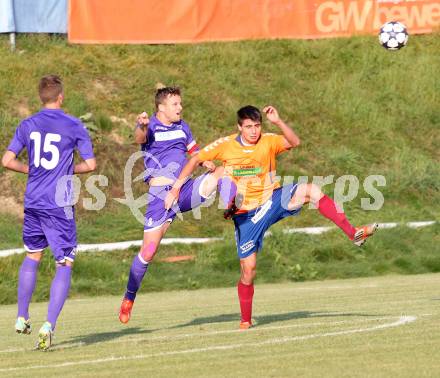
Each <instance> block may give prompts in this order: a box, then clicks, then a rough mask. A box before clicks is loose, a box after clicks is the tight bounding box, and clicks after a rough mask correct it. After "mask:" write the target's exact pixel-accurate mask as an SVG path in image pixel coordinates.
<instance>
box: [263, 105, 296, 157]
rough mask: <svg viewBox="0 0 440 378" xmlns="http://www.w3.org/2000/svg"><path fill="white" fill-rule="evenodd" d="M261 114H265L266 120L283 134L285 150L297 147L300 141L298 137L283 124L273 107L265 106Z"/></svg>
mask: <svg viewBox="0 0 440 378" xmlns="http://www.w3.org/2000/svg"><path fill="white" fill-rule="evenodd" d="M263 112H264V113H265V114H266V116H267V119H268V120H269V121H270V122H271V123H273V124H274V125H276V126H278V127H279V129H280V130H281V132H282V133H283V136H284V138H285V140H286V145H285V147H286V148H287V149H290V148H294V147H298V146H299V144H300V139H299V137H298V135H296V134H295V132H294V131H293V130H292V129H291V128H290V127H289V126H288V125H287V124H286V123H284V121H283V120H282V119H281V118H280V116H279V114H278V111H277V110H276V109H275V108H274V107H273V106H271V105H269V106H266V107H265V108H264V109H263Z"/></svg>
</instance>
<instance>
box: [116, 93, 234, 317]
mask: <svg viewBox="0 0 440 378" xmlns="http://www.w3.org/2000/svg"><path fill="white" fill-rule="evenodd" d="M155 103H156V113H155V114H154V115H153V116H152V117H151V119H149V118H148V115H147V114H146V113H145V112H144V113H142V114H140V115H139V116H138V120H137V121H138V122H137V125H136V129H135V136H134V137H135V142H136V143H138V144H140V145H141V148H142V151H144V154H145V157H144V165H145V173H144V179H145V181H146V182H147V183H148V185H149V190H148V197H147V203H148V204H147V211H146V214H145V223H144V237H143V243H142V247H141V249H140V251H139V253H138V254H137V255H136V256H135V257H134V259H133V262H132V265H131V268H130V274H129V277H128V283H127V290H126V292H125V295H124V298H123V300H122V303H121V307H120V311H119V320H120V321H121V323H127V322H128V321H129V320H130V316H131V311H132V308H133V304H134V300H135V298H136V293H137V291H138V290H139V288H140V285H141V283H142V280H143V278H144V276H145V273H146V272H147V268H148V266H149V264H150V263H151V261H152V260H153V258H154V256H155V255H156V253H157V251H158V248H159V244H160V242H161V240H162V238H163V237H164V235H165V233H166V232H167V230H168V227H169V226H170V224H171V222H172V221H173V220H174V218H175V217H176V215H177V214H178V213H180V212H182V213H183V212H186V211H190V210H192V209H194V208H195V207H197V206H199V205H201V204H202V203H203V202H204V201H205V200H206V199H207V198H208V197H209V196H210V195H211V194H212V193H213V192H214V191H215V190H216V189H217V185H218V184H219V189H220V190H222V189H221V187H220V185H223V182H224V185H225V187H228V184H227V181H226V180H220V183H219V182H218V180H219V179H220V178H221V177H222V176H223V168H222V167H218V168H216V167H215V165H214V164H213V163H212V162H210V161H206V160H205V161H204V162H203V166H204V167H205V168H207V169H208V171H210V172H211V173H206V174H204V175H202V176H200V177H198V178H196V179H194V180H193V179H189V180H186V182H185V183H184V184H183V185H182V186H181V195H180V199H179V201H176V203H173V204H172V205H171V206H169V207H168V209H165V206H164V200H165V197H166V195H167V193H168V191H169V190H170V189H171V187H172V185H173V184H174V182H175V181H176V178H177V177H178V176H179V174H180V171H181V170H182V168H183V167H184V166H185V164H186V163H187V157H186V156H187V153H188V154H190V155H191V156H193V155H195V154H197V153H198V152H199V147H198V145H197V144H196V142H195V140H194V138H193V136H192V133H191V130H190V128H189V126H188V124H187V123H186V122H185V121H183V120H182V118H181V115H182V110H183V106H182V98H181V92H180V89H179V88H177V87H164V88H160V89H158V90H157V92H156V96H155ZM230 186H231V185H229V187H230ZM223 192H226V191H225V190H223ZM234 194H235V192H233V193H232V194H231V195H230V196H231V197H232V196H233V195H234ZM228 195H229V194H226V196H228ZM231 200H232V198H228V197H227V199H226V200H225V202H226V203H228V202H230V201H231Z"/></svg>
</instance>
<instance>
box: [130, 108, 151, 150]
mask: <svg viewBox="0 0 440 378" xmlns="http://www.w3.org/2000/svg"><path fill="white" fill-rule="evenodd" d="M149 123H150V119H149V118H148V114H147V113H146V112H143V113H141V114H139V115H138V117H137V123H136V128H135V130H134V141H135V142H136V143H138V144H143V143H146V142H147V133H148V124H149Z"/></svg>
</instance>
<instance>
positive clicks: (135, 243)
mask: <svg viewBox="0 0 440 378" xmlns="http://www.w3.org/2000/svg"><path fill="white" fill-rule="evenodd" d="M435 223H437V222H436V221H423V222H408V223H403V225H405V226H407V227H410V228H420V227H426V226H431V225H433V224H435ZM399 225H401V224H400V223H395V222H393V223H379V229H388V228H394V227H397V226H399ZM334 229H336V227H334V226H328V227H302V228H301V227H300V228H286V229H285V230H283V233H285V234H293V233H304V234H309V235H320V234H323V233H324V232H327V231H330V230H334ZM269 235H272V233H271V232H270V231H268V232H266V234H265V236H269ZM220 240H223V238H164V239H162V241H161V244H164V245H167V244H175V243H181V244H204V243H210V242H213V241H220ZM141 245H142V241H141V240H131V241H125V242H118V243H103V244H78V247H77V251H78V252H104V251H115V250H120V249H128V248H130V247H140V246H141ZM23 252H25V250H24V248H13V249H5V250H3V251H0V257H6V256H10V255H15V254H17V253H23Z"/></svg>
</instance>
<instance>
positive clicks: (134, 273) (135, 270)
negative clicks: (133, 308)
mask: <svg viewBox="0 0 440 378" xmlns="http://www.w3.org/2000/svg"><path fill="white" fill-rule="evenodd" d="M147 268H148V263H147V264H145V262H142V261H141V260H140V259H139V255H136V256H135V257H134V259H133V263H132V264H131V268H130V276H129V277H128V284H127V291H126V292H125V298H127V299H129V300H131V301H134V299H135V298H136V293H137V291H138V290H139V287H140V286H141V282H142V280H143V278H144V276H145V273H146V272H147Z"/></svg>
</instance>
